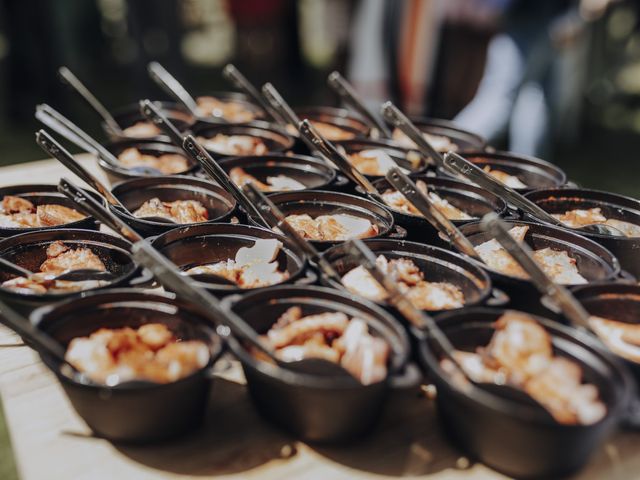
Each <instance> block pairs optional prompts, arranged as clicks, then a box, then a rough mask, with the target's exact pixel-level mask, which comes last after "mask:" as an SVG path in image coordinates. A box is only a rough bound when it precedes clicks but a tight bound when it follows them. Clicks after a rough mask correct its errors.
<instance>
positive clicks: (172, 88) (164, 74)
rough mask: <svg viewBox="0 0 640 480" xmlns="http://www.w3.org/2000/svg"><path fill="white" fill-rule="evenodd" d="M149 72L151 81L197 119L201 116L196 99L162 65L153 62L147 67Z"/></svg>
mask: <svg viewBox="0 0 640 480" xmlns="http://www.w3.org/2000/svg"><path fill="white" fill-rule="evenodd" d="M147 71H148V72H149V76H150V77H151V79H152V80H153V81H154V82H156V83H157V84H158V85H159V86H160V88H162V89H163V90H164V91H165V92H166V93H168V94H169V95H171V96H172V97H173V98H175V99H176V100H177V101H178V102H180V103H181V104H183V105H184V106H185V107H186V108H187V110H189V111H190V112H191V114H192V115H194V116H195V117H199V116H200V112H199V109H198V104H197V103H196V101H195V99H194V98H193V97H192V96H191V95H190V94H189V92H187V89H186V88H184V87H183V86H182V84H181V83H180V82H179V81H178V80H177V79H176V78H175V77H174V76H173V75H171V74H170V73H169V72H168V71H167V70H166V69H165V68H164V67H163V66H162V65H160V64H159V63H158V62H151V63H149V65H147Z"/></svg>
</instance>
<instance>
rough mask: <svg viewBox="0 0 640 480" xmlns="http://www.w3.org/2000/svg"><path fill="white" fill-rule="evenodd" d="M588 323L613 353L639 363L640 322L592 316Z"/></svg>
mask: <svg viewBox="0 0 640 480" xmlns="http://www.w3.org/2000/svg"><path fill="white" fill-rule="evenodd" d="M589 325H590V326H591V328H592V329H593V331H594V332H595V333H596V334H597V335H598V337H600V339H601V340H602V342H603V343H604V344H605V345H606V346H607V347H608V348H609V349H610V350H611V351H612V352H613V353H615V354H616V355H620V356H621V357H623V358H626V359H627V360H629V361H631V362H636V363H640V324H638V323H627V322H618V321H616V320H610V319H608V318H602V317H596V316H592V317H590V318H589Z"/></svg>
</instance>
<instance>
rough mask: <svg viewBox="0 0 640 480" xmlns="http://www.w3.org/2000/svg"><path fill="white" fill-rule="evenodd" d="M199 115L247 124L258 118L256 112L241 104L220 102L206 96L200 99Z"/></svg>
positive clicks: (198, 100)
mask: <svg viewBox="0 0 640 480" xmlns="http://www.w3.org/2000/svg"><path fill="white" fill-rule="evenodd" d="M196 102H197V104H198V113H199V115H200V116H202V117H222V118H224V119H225V120H226V121H228V122H232V123H245V122H250V121H251V120H254V119H255V118H256V112H255V111H253V110H252V109H250V108H247V106H246V105H245V104H243V103H241V102H234V101H226V100H220V99H218V98H214V97H209V96H204V97H198V98H197V100H196Z"/></svg>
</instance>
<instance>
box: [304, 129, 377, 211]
mask: <svg viewBox="0 0 640 480" xmlns="http://www.w3.org/2000/svg"><path fill="white" fill-rule="evenodd" d="M300 134H301V135H302V136H303V137H305V138H306V139H307V140H309V142H311V143H312V144H313V146H314V148H315V149H316V150H318V151H319V152H320V153H321V154H322V155H324V156H325V157H326V158H328V159H329V160H330V161H332V162H333V163H334V164H335V165H336V166H337V167H338V168H339V169H340V171H341V172H342V173H344V174H345V175H346V176H347V177H349V179H350V180H351V181H352V182H354V183H356V184H357V185H360V186H361V187H362V188H363V189H364V190H365V191H366V192H367V193H368V194H369V195H371V196H373V197H375V198H376V200H378V201H379V202H382V203H384V202H383V200H382V197H381V196H380V193H378V190H377V189H376V187H374V186H373V184H372V183H371V182H370V181H369V180H368V179H367V177H365V176H364V175H363V174H362V173H360V171H359V170H358V169H357V168H356V167H354V166H353V165H352V164H351V162H350V161H349V160H347V157H345V156H344V155H343V154H342V153H340V152H339V151H338V149H337V148H336V147H335V145H333V144H332V143H331V142H329V141H328V140H326V139H325V138H324V137H323V136H322V135H320V134H319V133H318V131H317V130H316V129H315V128H314V126H313V125H311V122H309V120H303V121H302V122H301V123H300Z"/></svg>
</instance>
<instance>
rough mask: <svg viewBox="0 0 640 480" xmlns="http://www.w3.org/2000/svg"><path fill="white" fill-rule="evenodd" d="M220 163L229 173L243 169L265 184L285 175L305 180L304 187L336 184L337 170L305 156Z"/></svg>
mask: <svg viewBox="0 0 640 480" xmlns="http://www.w3.org/2000/svg"><path fill="white" fill-rule="evenodd" d="M220 166H221V167H222V168H223V169H224V171H225V172H227V173H229V172H230V171H231V170H232V169H233V168H242V169H243V170H244V171H245V172H247V173H248V174H249V175H252V176H253V177H255V178H256V179H258V180H259V181H261V182H263V183H267V177H275V176H278V175H284V176H286V177H289V178H292V179H294V180H297V181H298V182H300V183H302V184H303V185H304V186H305V190H308V189H324V188H331V187H332V186H333V185H334V184H335V183H336V172H335V170H333V169H332V168H330V167H329V166H328V165H327V164H326V163H325V162H324V161H322V160H320V159H317V158H315V157H309V156H305V155H284V154H272V155H263V156H250V157H230V158H225V159H224V160H221V161H220Z"/></svg>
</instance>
